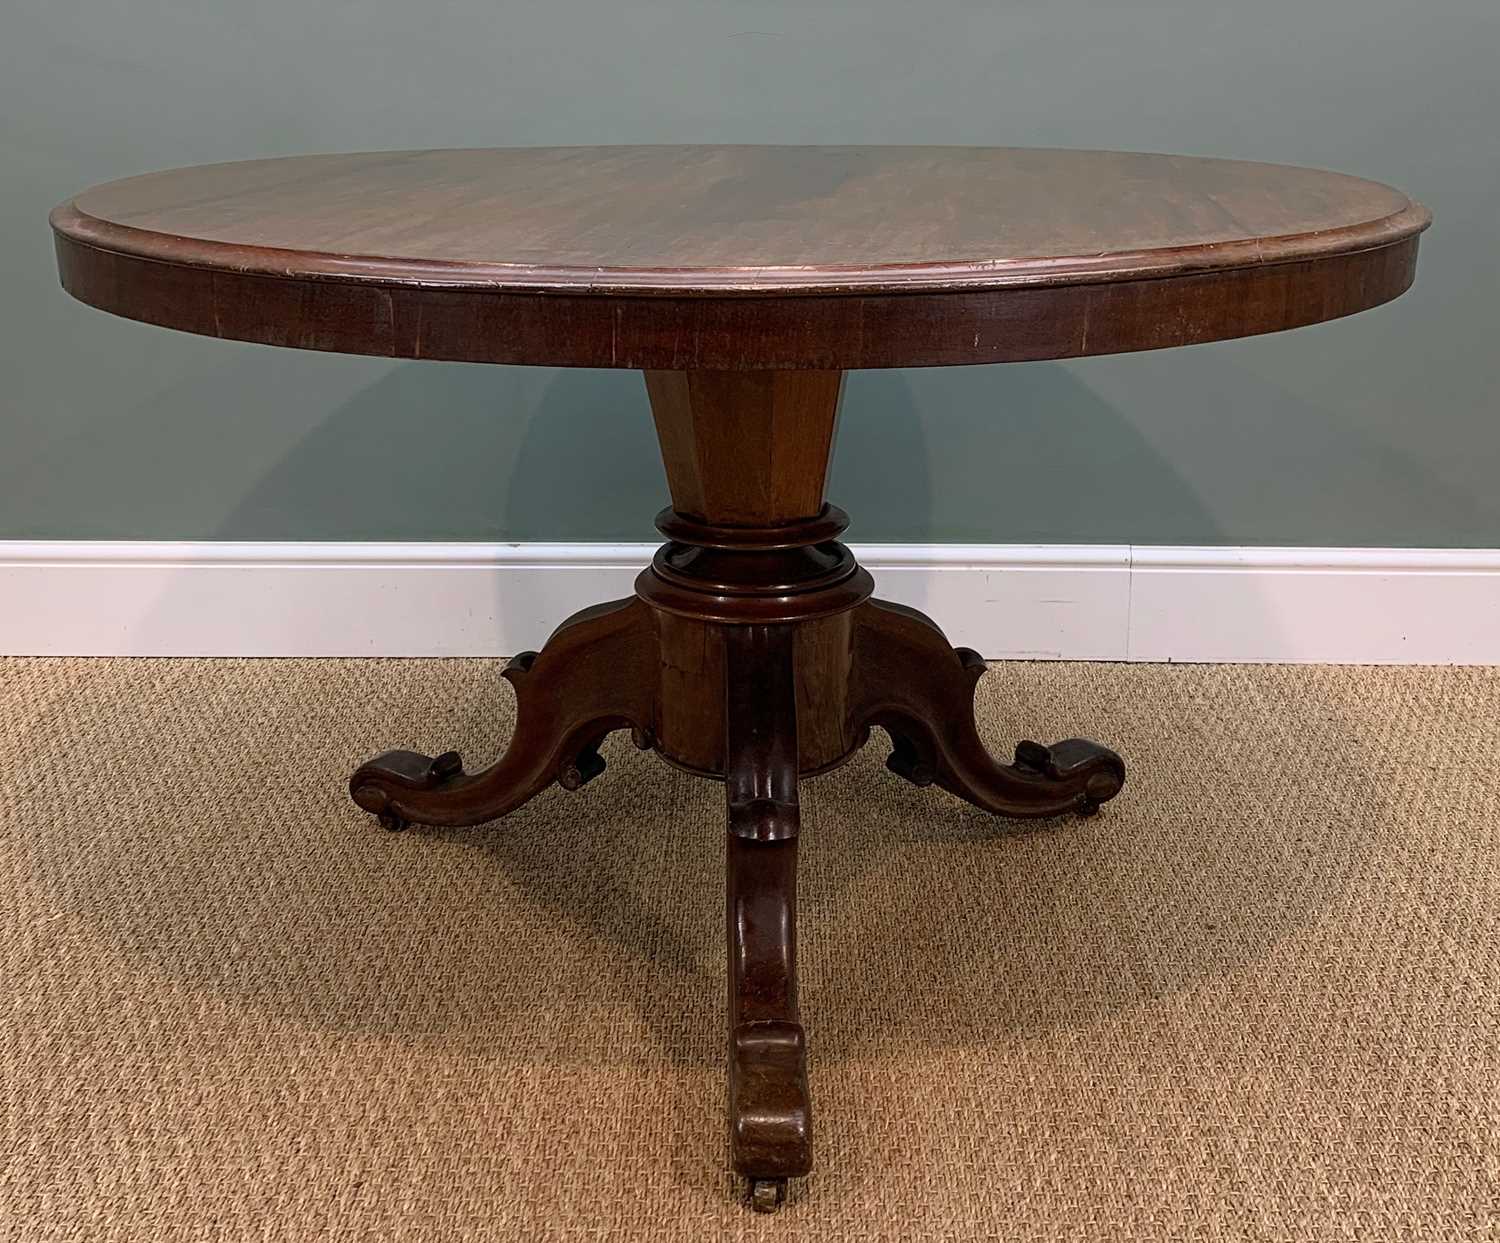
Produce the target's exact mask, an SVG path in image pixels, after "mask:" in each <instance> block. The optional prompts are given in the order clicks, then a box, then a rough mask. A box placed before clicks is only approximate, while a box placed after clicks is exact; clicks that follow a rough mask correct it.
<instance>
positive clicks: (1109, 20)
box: [0, 0, 1500, 546]
mask: <svg viewBox="0 0 1500 1243" xmlns="http://www.w3.org/2000/svg"><path fill="white" fill-rule="evenodd" d="M1497 63H1500V5H1497V4H1496V2H1495V0H1428V2H1427V3H1425V4H1414V3H1411V0H1256V2H1255V3H1244V2H1241V3H1236V4H1225V3H1216V2H1214V0H1138V2H1137V3H1129V2H1127V0H1046V2H1043V0H991V2H981V0H926V2H925V3H920V4H919V3H914V2H913V0H861V2H859V3H854V2H852V0H840V2H831V0H822V2H821V3H820V2H818V0H785V2H781V3H776V2H771V0H615V2H611V3H606V2H605V0H547V2H546V3H533V4H527V5H517V4H504V3H496V2H495V0H485V2H482V0H422V2H421V3H414V2H413V0H367V2H366V3H348V2H345V3H333V2H330V0H255V2H254V3H243V2H236V3H230V2H229V0H218V2H217V3H215V2H212V0H208V2H203V0H200V2H198V3H189V2H188V0H131V3H130V4H128V5H127V4H105V3H102V2H99V0H95V2H92V3H84V2H83V0H47V3H45V4H44V3H41V0H22V7H19V8H17V7H15V6H7V7H6V11H5V13H4V15H3V16H0V144H3V145H0V177H3V179H4V190H3V194H0V213H3V214H0V277H3V283H0V381H3V382H0V420H3V422H0V538H11V539H17V538H88V539H340V540H342V539H515V540H535V539H592V540H613V539H649V538H651V536H652V532H651V530H650V527H649V517H650V515H651V514H652V513H653V512H654V511H655V510H656V509H657V508H658V506H659V505H660V504H661V503H662V501H663V499H664V495H665V485H664V481H663V478H662V475H661V469H660V466H659V464H658V462H657V460H656V454H655V446H654V442H653V439H652V433H651V426H650V420H649V415H648V411H647V408H646V404H645V400H644V394H643V391H642V387H641V383H640V380H639V377H638V376H636V375H634V374H632V373H628V372H550V371H541V370H528V369H521V368H518V369H508V368H487V367H474V366H462V365H445V364H438V363H393V362H386V361H381V360H376V359H350V358H339V357H335V356H325V355H316V354H297V353H292V352H286V351H277V350H272V349H266V348H261V347H257V346H248V345H240V344H232V343H224V342H216V341H209V340H200V339H196V338H192V337H187V336H180V335H177V334H173V333H168V332H164V331H161V330H158V329H153V328H148V327H145V326H142V325H138V324H132V323H128V322H125V321H122V320H117V319H112V318H110V317H107V316H105V315H102V314H100V313H98V312H95V311H91V310H89V309H87V308H85V307H82V306H79V305H77V304H75V303H73V302H71V301H70V300H69V299H67V298H66V297H65V296H64V295H63V294H62V293H61V291H60V290H59V289H58V288H57V286H56V280H55V276H54V274H53V269H52V255H51V244H50V240H49V237H48V234H47V230H46V227H45V224H44V218H45V216H46V212H47V209H48V208H49V207H51V205H52V204H53V203H54V202H56V201H58V200H60V199H62V198H64V197H66V196H67V195H68V194H69V193H71V192H73V191H75V190H77V189H80V188H81V187H82V186H84V185H86V184H88V183H90V182H95V181H101V180H105V179H107V178H112V177H118V176H123V175H125V174H129V173H135V172H141V171H145V170H148V169H154V168H160V167H167V166H172V165H180V164H189V163H194V162H200V161H211V160H224V159H234V158H249V157H254V156H268V155H279V154H287V153H293V152H309V151H328V150H338V149H351V148H353V149H357V148H381V147H385V148H391V147H416V146H482V145H503V144H550V143H604V142H837V143H861V142H873V143H878V142H901V143H908V142H910V143H920V142H935V143H983V144H991V143H994V144H1005V143H1014V144H1034V145H1053V146H1074V147H1126V148H1136V149H1143V150H1161V151H1180V152H1187V153H1197V154H1212V155H1223V156H1233V157H1239V158H1245V159H1263V160H1275V161H1284V162H1291V163H1305V164H1315V165H1323V166H1327V167H1331V168H1337V169H1341V170H1345V171H1348V172H1353V173H1358V174H1363V175H1366V176H1370V177H1374V178H1377V179H1380V180H1385V181H1390V182H1393V183H1395V184H1396V185H1399V186H1401V187H1403V188H1405V189H1407V190H1409V191H1410V192H1412V193H1413V194H1415V195H1416V196H1418V197H1420V198H1422V199H1423V200H1424V201H1425V202H1427V204H1428V205H1429V206H1431V207H1432V208H1433V210H1434V211H1435V213H1436V215H1437V225H1436V227H1435V228H1434V229H1433V230H1432V232H1430V233H1429V234H1428V235H1427V238H1426V239H1425V241H1424V243H1423V258H1422V264H1421V273H1420V277H1419V280H1418V283H1417V287H1416V289H1415V290H1414V291H1413V292H1412V293H1411V294H1409V295H1408V296H1407V297H1405V298H1403V299H1402V300H1400V301H1399V302H1397V303H1395V304H1393V305H1391V306H1389V307H1385V308H1382V309H1380V310H1377V311H1374V312H1371V313H1369V314H1366V315H1363V316H1358V317H1355V318H1354V319H1350V320H1346V321H1343V322H1340V323H1335V324H1329V325H1324V326H1321V327H1318V328H1313V329H1309V330H1305V331H1301V332H1296V333H1288V334H1284V335H1282V336H1278V337H1270V338H1264V339H1260V340H1254V341H1242V342H1232V343H1226V344H1222V345H1213V346H1200V347H1197V348H1194V349H1188V350H1178V351H1171V352H1167V353H1160V354H1148V355H1136V356H1132V357H1124V358H1113V359H1090V360H1084V361H1081V362H1074V363H1063V364H1054V363H1040V364H1029V365H1024V366H1012V367H995V368H964V369H952V370H932V371H907V372H866V373H861V374H856V375H855V376H853V377H852V378H851V382H850V386H849V390H848V400H847V404H846V408H845V418H844V424H843V427H842V430H841V434H840V440H839V445H838V451H837V456H836V461H835V465H834V480H833V486H832V495H833V497H834V499H836V500H837V501H838V502H839V503H841V504H843V505H844V506H845V507H846V508H848V509H849V510H851V511H852V512H853V513H854V515H855V527H854V529H853V531H852V532H851V534H852V536H853V537H854V538H856V539H861V540H867V541H876V540H878V541H886V540H891V541H900V540H946V541H984V542H1013V541H1074V542H1110V543H1114V542H1137V543H1206V544H1211V543H1226V544H1255V543H1286V544H1314V545H1316V544H1333V545H1343V544H1352V545H1360V544H1364V545H1454V546H1500V497H1497V488H1496V485H1495V480H1496V476H1497V466H1500V420H1497V419H1496V417H1495V416H1496V413H1497V409H1496V407H1497V400H1496V381H1497V379H1500V347H1497V344H1496V340H1495V338H1496V322H1497V310H1496V308H1497V307H1500V244H1497V240H1496V239H1497V236H1500V231H1497V223H1496V222H1497V219H1500V73H1497V71H1496V64H1497Z"/></svg>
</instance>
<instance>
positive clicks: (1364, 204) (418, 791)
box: [52, 147, 1429, 1208]
mask: <svg viewBox="0 0 1500 1243" xmlns="http://www.w3.org/2000/svg"><path fill="white" fill-rule="evenodd" d="M1428 222H1429V215H1428V213H1427V212H1426V210H1425V209H1423V208H1422V207H1420V206H1419V205H1417V204H1415V203H1413V202H1411V201H1410V200H1408V199H1407V198H1406V197H1405V196H1404V195H1403V194H1401V193H1400V192H1399V191H1396V190H1393V189H1391V188H1390V187H1388V186H1384V185H1379V184H1377V183H1375V182H1370V181H1361V180H1358V179H1355V178H1352V177H1345V176H1340V175H1337V174H1334V173H1326V172H1319V171H1315V170H1311V169H1302V168H1288V167H1282V166H1278V165H1269V164H1248V163H1237V162H1230V161H1222V160H1207V159H1192V158H1184V157H1178V156H1165V155H1139V154H1130V153H1121V152H1106V151H1047V150H1026V149H1004V148H974V147H595V148H587V147H573V148H530V149H515V150H458V151H406V152H373V153H368V154H357V155H330V156H308V157H304V158H297V159H279V160H256V161H250V162H245V163H234V164H219V165H212V166H207V167H201V168H189V169H181V170H177V171H173V172H164V173H153V174H148V175H146V176H142V177H132V178H128V179H126V180H123V181H116V182H111V183H109V184H108V185H103V186H99V187H97V188H95V189H92V190H87V191H85V192H84V193H82V194H80V195H79V196H78V197H77V198H75V199H73V200H71V201H70V202H68V203H65V204H63V205H62V206H60V207H58V208H57V209H56V210H55V211H54V212H53V214H52V226H53V229H54V231H55V234H56V241H57V256H58V266H59V269H60V271H61V274H62V282H63V285H64V286H65V287H66V289H67V290H68V291H69V292H70V293H72V294H73V295H74V296H75V297H77V298H80V299H82V300H83V301H84V302H87V303H90V304H92V305H94V306H97V307H100V308H102V309H104V310H106V311H112V312H114V313H115V314H117V315H124V316H128V317H130V318H132V319H139V320H145V321H147V322H150V323H154V324H161V325H164V326H166V327H170V328H180V329H183V330H185V331H188V332H196V333H203V334H206V335H210V336H217V337H226V338H234V339H238V340H244V341H259V342H263V343H266V344H270V345H283V346H290V347H294V348H298V349H314V350H335V351H341V352H345V353H353V354H378V355H385V356H390V357H397V358H431V359H461V360H467V361H471V362H491V363H529V364H544V365H548V366H563V367H633V368H638V369H640V370H642V371H644V372H645V378H646V388H647V391H648V393H649V395H650V401H651V408H652V411H653V414H654V416H655V420H656V428H657V432H658V435H659V437H660V441H661V451H662V457H663V459H664V461H665V464H666V470H667V479H668V483H669V486H670V490H671V499H672V503H671V506H670V507H669V508H667V509H664V510H662V512H661V514H660V515H659V516H658V518H657V526H658V527H659V528H660V530H661V532H662V534H663V535H664V536H665V537H666V540H667V542H666V543H665V544H664V545H663V546H662V548H661V550H660V551H659V552H658V553H657V554H656V557H655V560H654V561H653V562H652V564H651V566H650V567H649V568H647V569H646V570H644V571H643V572H642V573H641V576H640V578H639V579H638V580H637V581H636V588H635V595H634V596H633V597H631V598H630V599H627V600H619V601H614V602H612V603H608V604H601V605H598V606H597V607H595V608H591V609H587V610H585V611H584V612H582V613H580V614H578V615H576V616H574V617H572V618H570V619H568V620H567V621H566V622H564V623H563V624H562V626H561V627H559V629H558V630H557V631H556V633H554V634H553V636H552V637H551V639H550V640H549V641H548V642H547V644H546V646H545V647H544V648H543V649H542V651H541V652H540V653H537V652H523V653H521V654H520V655H519V656H517V657H515V658H514V659H513V660H512V661H511V662H510V664H509V666H508V667H507V669H506V671H505V674H506V677H507V678H509V679H510V681H511V683H512V684H513V686H514V687H515V693H516V699H517V721H516V730H515V734H514V737H513V738H512V739H511V742H510V745H509V748H508V749H507V750H506V752H505V754H504V756H503V757H502V758H501V759H500V760H498V761H497V762H496V763H494V764H493V765H491V766H490V767H489V768H486V769H484V770H482V771H480V772H475V773H470V772H466V771H465V770H464V767H463V764H462V762H461V760H460V758H459V757H458V755H456V754H454V753H452V752H449V753H447V754H445V755H439V756H437V757H435V758H434V757H429V756H425V755H418V754H416V753H414V752H410V751H388V752H386V753H385V754H383V755H380V756H377V757H376V758H374V759H372V760H370V761H369V762H368V763H366V764H364V765H363V766H362V767H360V768H359V769H358V771H356V772H355V774H354V776H353V778H352V779H351V781H350V791H351V793H352V795H353V797H354V800H355V802H356V803H358V804H359V805H360V806H361V807H363V808H365V809H367V810H368V811H370V812H373V813H374V814H375V815H376V816H378V817H379V818H380V822H381V823H382V824H384V825H385V826H386V827H387V828H401V827H403V826H404V825H405V824H407V823H408V822H412V821H416V822H420V823H424V824H438V825H465V824H478V823H480V822H482V821H486V820H493V819H495V818H496V817H498V816H502V815H504V814H505V813H506V812H509V811H512V810H513V809H515V808H516V807H519V806H520V805H521V804H522V803H524V802H525V801H526V800H527V799H529V798H531V797H532V796H533V795H534V794H536V793H537V792H538V791H540V790H542V789H544V788H545V787H547V786H548V785H550V784H551V783H552V782H554V781H556V782H558V783H560V784H561V785H562V786H564V787H565V788H566V789H569V790H575V789H577V788H578V787H579V786H581V785H583V784H584V783H585V782H587V781H589V780H590V779H591V778H593V777H595V776H597V775H598V774H599V773H600V772H601V771H602V770H603V768H604V761H603V759H602V758H601V757H600V755H599V751H598V748H599V744H600V742H601V741H602V740H603V739H604V737H605V735H606V734H608V733H609V732H610V731H612V730H616V729H629V730H630V731H631V733H632V736H633V738H634V740H635V742H636V745H638V746H640V747H643V748H647V749H651V750H654V751H656V752H657V753H658V754H660V755H661V756H662V757H663V758H664V759H666V760H667V761H668V762H670V763H672V764H674V765H676V766H677V767H679V768H683V769H686V770H688V771H690V772H694V773H698V774H701V775H703V776H706V777H714V778H718V779H721V780H723V781H724V783H725V789H726V792H727V800H728V834H727V842H728V846H727V872H728V882H727V911H728V942H729V964H730V969H729V1034H730V1039H729V1084H730V1091H729V1119H730V1136H731V1144H732V1154H733V1162H734V1166H735V1168H736V1169H737V1170H738V1171H739V1172H740V1173H742V1174H744V1175H745V1176H747V1177H748V1178H749V1180H750V1183H751V1191H752V1202H753V1203H754V1204H755V1206H756V1207H758V1208H773V1207H774V1206H775V1205H776V1204H778V1203H779V1202H780V1201H781V1199H782V1197H783V1195H784V1193H785V1186H786V1180H787V1179H788V1178H789V1177H791V1176H794V1175H800V1174H805V1173H807V1171H808V1170H809V1169H810V1168H811V1164H812V1150H811V1129H810V1110H809V1101H808V1091H807V1078H806V1069H805V1067H806V1056H805V1040H804V1035H803V1028H802V1025H801V1021H800V1018H799V1015H798V1009H797V984H796V963H795V948H796V936H795V913H796V898H795V877H796V863H797V831H798V811H797V784H798V781H799V779H800V778H801V777H806V776H810V775H812V774H816V773H820V772H824V771H826V770H828V769H830V768H833V767H834V766H836V765H838V764H841V763H843V762H844V761H845V760H847V759H848V758H849V757H850V756H851V755H852V754H853V753H854V752H855V751H856V750H858V749H859V748H860V747H861V746H862V745H863V744H864V742H865V741H866V739H867V738H868V737H869V733H870V729H871V727H872V726H879V727H880V728H881V729H883V730H884V731H885V732H886V733H887V734H888V735H889V736H890V739H891V743H892V747H893V749H892V751H891V754H890V758H889V759H888V760H887V765H888V767H889V768H890V769H891V770H892V771H893V772H894V773H896V774H898V775H899V776H901V777H905V778H906V779H907V780H909V781H913V782H915V783H917V784H918V785H922V786H925V785H938V786H941V787H943V788H944V789H945V790H948V791H949V792H951V793H953V794H956V795H958V796H959V797H960V798H964V799H968V800H969V801H970V802H972V803H974V804H976V805H978V806H979V807H982V808H984V809H985V810H987V811H991V812H994V813H997V814H999V815H1005V816H1051V815H1057V814H1059V813H1062V812H1070V811H1071V812H1084V813H1087V812H1092V811H1094V810H1095V809H1097V808H1098V807H1099V805H1100V804H1101V803H1104V802H1105V801H1107V800H1108V799H1110V798H1112V797H1114V795H1115V794H1117V793H1118V792H1119V790H1120V788H1121V786H1122V784H1123V782H1124V778H1125V768H1124V765H1123V763H1122V762H1121V760H1120V757H1119V756H1117V755H1116V754H1115V753H1114V752H1112V751H1110V750H1109V749H1107V748H1106V747H1103V746H1100V745H1099V744H1097V743H1094V742H1088V741H1085V740H1082V739H1076V738H1073V739H1068V740H1066V741H1063V742H1058V743H1053V744H1052V745H1050V746H1045V745H1042V744H1039V743H1035V742H1021V743H1019V744H1018V745H1017V747H1016V751H1015V757H1014V759H1013V760H1012V762H1010V763H1008V764H1002V763H998V762H996V761H995V760H994V759H993V758H991V756H990V755H989V754H988V753H987V752H986V750H985V748H984V747H983V745H982V744H981V743H980V740H979V736H978V734H977V733H976V731H975V727H974V720H973V709H972V697H973V687H974V682H975V680H976V679H977V678H978V677H979V676H980V675H981V674H982V673H983V672H984V668H985V666H984V662H983V661H982V660H981V658H980V657H979V655H978V654H977V653H975V652H972V651H968V650H965V649H958V650H955V649H953V648H952V647H950V646H949V645H948V643H947V641H946V640H945V639H944V638H943V635H942V633H941V632H940V631H939V630H938V628H937V627H936V626H935V625H934V624H933V623H932V622H931V621H929V620H928V619H927V618H926V617H924V616H923V615H922V614H920V613H917V612H915V611H913V610H911V609H907V608H902V607H899V606H897V605H893V604H885V603H881V602H880V601H878V600H875V599H872V598H871V591H872V587H873V584H872V582H871V579H870V576H869V574H867V573H866V572H865V571H864V570H862V569H861V568H860V567H859V566H858V565H857V564H856V563H855V560H854V557H853V556H852V555H851V554H850V552H849V550H848V548H846V547H845V546H844V545H843V544H842V543H840V542H839V538H838V537H839V534H840V533H841V532H842V531H843V529H844V527H845V525H846V518H845V515H844V514H843V512H842V511H840V510H838V509H837V508H835V507H833V506H832V505H829V504H827V503H826V502H825V500H824V496H823V490H824V482H825V479H826V476H827V470H828V460H829V453H830V450H831V448H832V444H833V433H834V425H835V422H836V420H837V417H838V413H839V399H840V394H841V392H842V388H843V377H844V373H845V371H847V370H849V369H851V368H858V367H910V366H930V365H940V364H952V363H991V362H1010V361H1015V360H1019V359H1044V358H1073V357H1080V356H1083V355H1089V354H1107V353H1116V352H1121V351H1127V350H1146V349H1158V348H1161V347H1164V346H1174V345H1189V344H1192V343H1194V342H1199V341H1213V340H1218V339H1222V338H1226V337H1239V336H1246V335H1249V334H1252V333H1260V332H1272V331H1276V330H1278V329H1283V328H1293V327H1297V326H1299V325H1302V324H1312V323H1317V322H1318V321H1320V320H1327V319H1332V318H1334V317H1336V316H1340V315H1348V314H1351V313H1353V312H1355V311H1362V310H1365V309H1366V308H1368V307H1372V306H1376V305H1377V304H1379V303H1382V302H1385V301H1388V300H1389V299H1391V298H1394V297H1396V296H1397V295H1398V294H1400V293H1401V292H1402V291H1403V290H1405V289H1406V288H1407V287H1408V285H1410V283H1411V281H1412V278H1413V274H1414V271H1415V265H1416V259H1417V241H1418V235H1419V234H1420V233H1421V232H1422V230H1423V229H1424V228H1425V227H1426V226H1427V224H1428ZM433 417H441V415H440V413H439V414H436V415H434V416H433ZM855 417H858V416H857V414H856V416H855ZM1023 448H1024V447H1023V446H1020V445H1018V446H1017V449H1018V450H1023ZM559 503H566V500H565V498H559ZM621 848H622V849H629V843H621ZM955 914H956V915H959V916H961V912H955Z"/></svg>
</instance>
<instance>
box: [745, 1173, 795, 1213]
mask: <svg viewBox="0 0 1500 1243" xmlns="http://www.w3.org/2000/svg"><path fill="white" fill-rule="evenodd" d="M785 1201H786V1179H784V1178H755V1179H752V1180H751V1181H750V1205H751V1207H752V1208H754V1209H755V1211H756V1212H757V1213H774V1212H775V1211H776V1210H777V1209H779V1208H780V1207H781V1206H782V1204H783V1203H784V1202H785Z"/></svg>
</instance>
